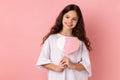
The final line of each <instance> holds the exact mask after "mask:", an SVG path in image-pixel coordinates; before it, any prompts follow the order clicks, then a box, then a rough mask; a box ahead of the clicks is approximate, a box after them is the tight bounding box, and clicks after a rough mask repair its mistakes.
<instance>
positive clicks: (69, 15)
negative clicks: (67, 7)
mask: <svg viewBox="0 0 120 80" xmlns="http://www.w3.org/2000/svg"><path fill="white" fill-rule="evenodd" d="M65 16H70V15H68V14H66V15H65ZM73 18H78V17H73Z"/></svg>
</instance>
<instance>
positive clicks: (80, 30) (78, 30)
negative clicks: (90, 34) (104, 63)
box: [42, 4, 92, 51]
mask: <svg viewBox="0 0 120 80" xmlns="http://www.w3.org/2000/svg"><path fill="white" fill-rule="evenodd" d="M71 10H74V11H76V13H77V16H78V22H77V24H76V27H75V28H73V30H72V34H73V36H75V37H78V39H79V40H81V41H83V42H84V43H85V45H86V47H87V49H88V50H89V51H90V50H91V49H92V48H91V46H90V41H89V39H88V38H87V37H86V32H85V25H84V21H83V16H82V13H81V10H80V8H79V7H78V6H77V5H75V4H70V5H68V6H66V7H65V8H64V9H63V10H62V11H61V12H60V14H59V15H58V17H57V18H56V22H55V24H54V25H53V27H52V28H51V30H50V32H49V33H48V34H47V35H46V36H44V37H43V42H42V44H43V43H44V42H45V40H46V39H47V38H48V37H49V36H50V35H51V34H56V33H59V32H60V31H61V30H62V27H63V25H62V20H63V16H64V14H65V13H67V12H69V11H71Z"/></svg>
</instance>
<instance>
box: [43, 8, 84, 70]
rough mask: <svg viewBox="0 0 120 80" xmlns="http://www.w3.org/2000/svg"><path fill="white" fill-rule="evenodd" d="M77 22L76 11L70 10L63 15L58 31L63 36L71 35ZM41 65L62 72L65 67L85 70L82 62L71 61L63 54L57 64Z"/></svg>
mask: <svg viewBox="0 0 120 80" xmlns="http://www.w3.org/2000/svg"><path fill="white" fill-rule="evenodd" d="M77 22H78V16H77V13H76V11H74V10H71V11H69V12H67V13H66V14H64V15H63V20H62V24H63V29H62V31H61V32H60V34H62V35H65V36H73V35H72V29H73V28H74V27H75V26H76V24H77ZM43 67H45V68H47V69H48V70H53V71H56V72H62V71H63V70H64V69H65V68H70V69H74V70H79V71H80V70H85V68H84V66H83V65H82V64H77V63H73V62H71V60H70V59H69V58H68V57H66V56H64V57H63V58H62V60H61V61H60V63H59V65H55V64H45V65H43Z"/></svg>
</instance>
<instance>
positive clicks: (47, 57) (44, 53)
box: [36, 33, 91, 80]
mask: <svg viewBox="0 0 120 80" xmlns="http://www.w3.org/2000/svg"><path fill="white" fill-rule="evenodd" d="M63 36H64V35H62V34H59V33H57V34H52V35H50V36H49V37H48V38H47V40H46V41H45V43H44V44H43V46H42V50H41V52H40V56H39V58H38V61H37V63H36V65H37V66H38V67H41V65H43V64H49V63H52V64H55V65H59V63H60V61H61V59H62V57H63V54H64V53H63V51H61V50H60V49H59V48H58V46H57V40H58V39H59V38H60V37H63ZM64 37H68V36H64ZM79 45H80V47H79V49H78V50H77V51H75V52H74V53H72V54H69V55H68V57H69V58H70V60H71V61H72V62H73V63H78V64H82V65H84V67H85V69H86V70H81V71H78V70H73V69H68V68H66V69H64V71H63V72H55V71H52V70H48V80H88V77H89V76H91V63H90V58H89V51H88V50H87V48H86V46H85V44H84V42H83V41H80V44H79Z"/></svg>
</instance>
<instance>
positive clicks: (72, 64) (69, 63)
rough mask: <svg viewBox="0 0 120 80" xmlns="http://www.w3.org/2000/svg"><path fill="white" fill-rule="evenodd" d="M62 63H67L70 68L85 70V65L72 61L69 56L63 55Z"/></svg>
mask: <svg viewBox="0 0 120 80" xmlns="http://www.w3.org/2000/svg"><path fill="white" fill-rule="evenodd" d="M61 63H63V64H64V65H67V67H68V68H70V69H75V70H85V67H84V66H83V65H82V64H78V63H72V62H71V61H70V59H69V58H68V57H63V59H62V61H61Z"/></svg>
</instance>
